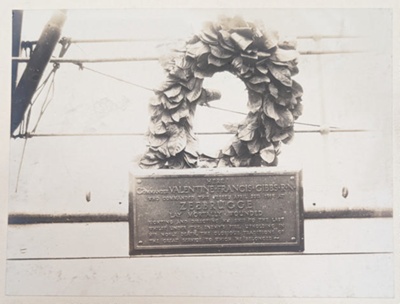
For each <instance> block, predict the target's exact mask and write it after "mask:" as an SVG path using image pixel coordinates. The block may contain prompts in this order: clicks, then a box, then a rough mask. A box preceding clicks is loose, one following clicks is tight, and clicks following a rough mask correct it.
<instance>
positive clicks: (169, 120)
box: [161, 104, 179, 131]
mask: <svg viewBox="0 0 400 304" xmlns="http://www.w3.org/2000/svg"><path fill="white" fill-rule="evenodd" d="M178 105H179V104H178ZM161 121H162V122H163V123H164V124H165V126H168V125H169V124H170V123H172V122H173V120H172V117H171V114H170V113H169V112H166V111H164V112H163V113H162V115H161ZM166 128H167V131H168V127H166Z"/></svg>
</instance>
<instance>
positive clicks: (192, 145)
mask: <svg viewBox="0 0 400 304" xmlns="http://www.w3.org/2000/svg"><path fill="white" fill-rule="evenodd" d="M197 149H198V147H197V142H196V140H195V139H194V138H192V137H190V136H188V137H187V143H186V147H185V153H188V154H190V155H192V156H193V157H196V158H197V157H198V152H197Z"/></svg>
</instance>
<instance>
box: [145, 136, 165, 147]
mask: <svg viewBox="0 0 400 304" xmlns="http://www.w3.org/2000/svg"><path fill="white" fill-rule="evenodd" d="M167 140H168V136H167V135H164V134H162V135H156V134H152V133H150V134H149V143H150V146H151V147H154V148H157V147H160V146H162V145H163V144H164V143H166V142H167Z"/></svg>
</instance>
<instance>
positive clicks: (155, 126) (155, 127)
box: [149, 120, 167, 135]
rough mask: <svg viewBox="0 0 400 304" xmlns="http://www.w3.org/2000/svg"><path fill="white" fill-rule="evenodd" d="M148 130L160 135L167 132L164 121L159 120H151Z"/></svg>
mask: <svg viewBox="0 0 400 304" xmlns="http://www.w3.org/2000/svg"><path fill="white" fill-rule="evenodd" d="M149 131H150V132H151V133H153V134H157V135H161V134H165V133H166V132H167V129H166V128H165V125H164V123H163V122H162V121H161V120H156V121H151V122H150V126H149Z"/></svg>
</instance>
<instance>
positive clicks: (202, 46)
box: [186, 41, 210, 58]
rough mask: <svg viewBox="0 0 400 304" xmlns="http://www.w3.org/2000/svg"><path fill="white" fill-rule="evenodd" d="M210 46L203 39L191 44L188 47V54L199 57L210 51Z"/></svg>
mask: <svg viewBox="0 0 400 304" xmlns="http://www.w3.org/2000/svg"><path fill="white" fill-rule="evenodd" d="M209 52H210V48H209V47H208V45H207V44H206V43H204V42H203V41H198V42H196V43H195V44H189V45H187V47H186V54H187V56H189V57H192V58H198V57H200V56H201V55H203V54H206V53H209Z"/></svg>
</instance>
